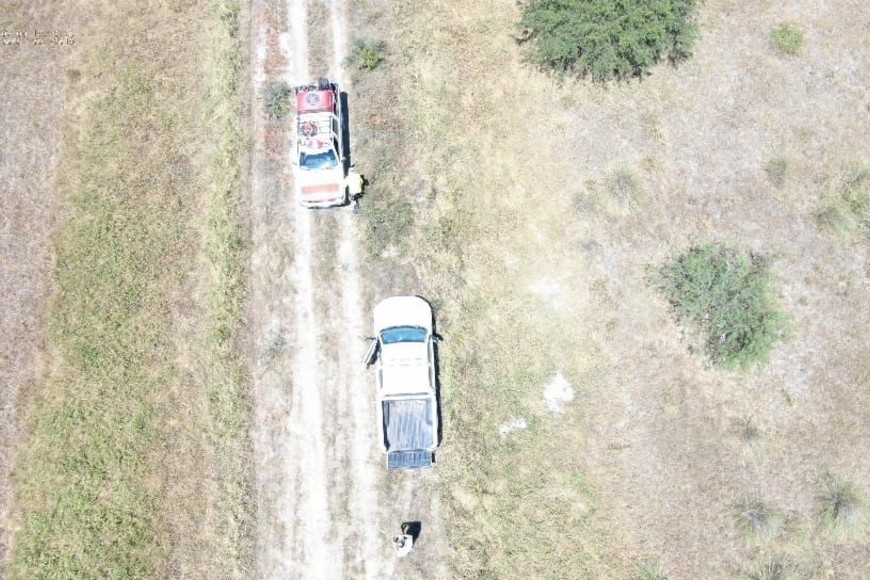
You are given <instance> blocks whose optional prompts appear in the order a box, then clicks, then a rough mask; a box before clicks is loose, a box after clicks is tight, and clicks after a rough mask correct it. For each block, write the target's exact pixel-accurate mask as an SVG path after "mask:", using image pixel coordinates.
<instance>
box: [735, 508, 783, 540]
mask: <svg viewBox="0 0 870 580" xmlns="http://www.w3.org/2000/svg"><path fill="white" fill-rule="evenodd" d="M734 522H735V524H736V525H737V528H738V529H739V530H740V533H741V534H743V536H744V537H745V538H747V539H752V540H770V539H772V538H774V537H775V536H776V535H777V534H779V532H780V531H781V530H782V525H783V517H782V514H781V513H780V512H779V510H777V509H775V508H774V507H772V506H771V505H769V504H767V503H765V502H764V501H762V500H760V499H758V498H744V499H742V500H740V501H739V502H737V503H736V504H735V505H734Z"/></svg>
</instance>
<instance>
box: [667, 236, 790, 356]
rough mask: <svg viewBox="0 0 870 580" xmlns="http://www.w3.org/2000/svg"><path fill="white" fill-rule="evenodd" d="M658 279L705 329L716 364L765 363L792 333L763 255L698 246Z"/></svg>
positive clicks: (679, 310)
mask: <svg viewBox="0 0 870 580" xmlns="http://www.w3.org/2000/svg"><path fill="white" fill-rule="evenodd" d="M656 282H657V285H658V287H659V288H660V289H661V290H662V291H663V292H664V293H665V295H666V296H667V298H668V300H669V301H670V303H671V305H672V306H673V308H674V311H675V312H676V314H677V316H678V317H679V318H681V319H685V320H688V321H690V322H691V323H693V324H695V325H696V326H697V327H698V328H699V329H700V330H701V331H702V332H703V334H704V336H705V345H706V348H707V352H708V354H709V356H710V358H711V359H712V360H713V362H714V363H716V364H720V365H722V366H735V365H737V366H744V367H745V366H748V365H751V364H753V363H756V362H763V361H765V360H767V358H768V356H769V354H770V350H771V348H772V347H773V344H774V343H775V342H776V340H777V339H779V338H781V337H783V335H784V334H785V333H786V330H787V322H786V317H785V315H784V314H783V313H781V312H780V311H779V310H778V309H777V306H776V302H775V299H774V297H773V292H772V289H771V284H770V275H769V270H768V263H767V260H765V259H764V258H762V257H761V256H757V255H752V254H750V255H747V254H744V253H742V252H739V251H737V250H735V249H733V248H728V247H722V246H717V245H713V244H706V245H703V246H697V247H693V248H691V249H690V250H689V251H687V252H686V253H684V254H682V255H681V256H679V257H677V258H676V259H674V260H672V261H670V262H669V263H667V264H665V265H664V266H662V267H661V269H660V270H659V272H658V275H657V277H656Z"/></svg>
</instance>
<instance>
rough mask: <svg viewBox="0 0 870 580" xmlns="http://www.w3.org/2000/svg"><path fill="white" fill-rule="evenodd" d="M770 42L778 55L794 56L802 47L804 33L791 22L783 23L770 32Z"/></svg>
mask: <svg viewBox="0 0 870 580" xmlns="http://www.w3.org/2000/svg"><path fill="white" fill-rule="evenodd" d="M770 42H771V43H772V44H773V47H774V48H775V49H776V50H777V51H778V52H779V53H780V54H784V55H787V56H795V55H796V54H798V53H799V52H800V51H801V48H803V45H804V32H803V30H801V28H800V27H799V26H798V25H797V24H794V23H792V22H783V23H782V24H780V25H779V26H777V27H776V28H773V29H772V30H771V31H770Z"/></svg>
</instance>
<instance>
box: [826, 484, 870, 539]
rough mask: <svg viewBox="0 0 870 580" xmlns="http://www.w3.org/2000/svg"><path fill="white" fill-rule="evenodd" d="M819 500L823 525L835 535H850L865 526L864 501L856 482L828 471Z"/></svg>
mask: <svg viewBox="0 0 870 580" xmlns="http://www.w3.org/2000/svg"><path fill="white" fill-rule="evenodd" d="M818 501H819V518H820V519H821V522H822V526H823V527H824V529H825V530H826V531H828V532H829V533H830V534H832V535H833V536H835V537H839V536H850V535H852V534H854V533H856V532H858V531H860V530H861V529H862V528H863V526H864V522H865V516H866V514H865V508H864V502H863V500H862V499H861V496H860V494H859V493H858V489H857V488H856V487H855V485H854V484H852V483H850V482H848V481H844V480H842V479H841V478H840V477H839V476H837V475H835V474H833V473H827V474H825V477H824V480H823V482H822V493H821V494H820V495H819V498H818Z"/></svg>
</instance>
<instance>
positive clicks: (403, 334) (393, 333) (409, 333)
mask: <svg viewBox="0 0 870 580" xmlns="http://www.w3.org/2000/svg"><path fill="white" fill-rule="evenodd" d="M381 342H383V343H384V344H393V343H395V342H426V329H425V328H420V327H419V326H394V327H393V328H388V329H386V330H385V331H383V332H381Z"/></svg>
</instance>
